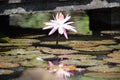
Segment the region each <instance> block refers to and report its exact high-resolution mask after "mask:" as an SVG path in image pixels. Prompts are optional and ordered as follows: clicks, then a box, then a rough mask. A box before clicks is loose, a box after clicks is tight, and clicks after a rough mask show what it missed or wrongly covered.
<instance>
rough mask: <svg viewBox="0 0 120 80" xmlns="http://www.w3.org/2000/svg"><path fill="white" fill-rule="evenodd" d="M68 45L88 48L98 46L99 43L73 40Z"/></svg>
mask: <svg viewBox="0 0 120 80" xmlns="http://www.w3.org/2000/svg"><path fill="white" fill-rule="evenodd" d="M68 45H69V46H70V47H74V48H87V47H93V46H97V45H98V44H93V43H89V42H71V43H70V44H68Z"/></svg>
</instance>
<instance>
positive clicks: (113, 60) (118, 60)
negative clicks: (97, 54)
mask: <svg viewBox="0 0 120 80" xmlns="http://www.w3.org/2000/svg"><path fill="white" fill-rule="evenodd" d="M103 60H104V61H106V62H111V63H120V58H115V57H114V58H105V59H103Z"/></svg>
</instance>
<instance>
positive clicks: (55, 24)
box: [43, 12, 77, 45]
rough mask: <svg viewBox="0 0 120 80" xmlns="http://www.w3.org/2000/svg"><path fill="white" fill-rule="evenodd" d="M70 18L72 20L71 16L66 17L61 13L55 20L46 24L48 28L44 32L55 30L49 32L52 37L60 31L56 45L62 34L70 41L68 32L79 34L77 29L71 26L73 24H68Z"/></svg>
mask: <svg viewBox="0 0 120 80" xmlns="http://www.w3.org/2000/svg"><path fill="white" fill-rule="evenodd" d="M70 18H71V16H69V15H67V16H66V17H64V15H63V14H62V13H61V12H60V13H57V14H56V16H55V17H54V20H50V22H45V25H46V27H44V28H43V30H46V29H51V28H53V29H52V30H51V31H50V32H49V35H52V34H53V33H54V32H55V31H57V30H58V38H57V40H56V45H58V40H59V37H60V35H59V34H61V35H62V34H64V36H65V38H66V39H68V36H67V32H66V30H70V31H73V32H77V31H76V30H75V28H74V27H73V26H71V25H70V24H72V23H73V22H67V21H68V20H69V19H70Z"/></svg>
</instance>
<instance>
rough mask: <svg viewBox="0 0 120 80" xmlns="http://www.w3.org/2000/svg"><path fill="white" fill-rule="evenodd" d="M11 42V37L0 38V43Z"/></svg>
mask: <svg viewBox="0 0 120 80" xmlns="http://www.w3.org/2000/svg"><path fill="white" fill-rule="evenodd" d="M9 41H10V38H9V37H3V38H0V42H3V43H7V42H9Z"/></svg>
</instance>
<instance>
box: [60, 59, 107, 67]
mask: <svg viewBox="0 0 120 80" xmlns="http://www.w3.org/2000/svg"><path fill="white" fill-rule="evenodd" d="M61 63H64V64H71V65H76V66H94V65H103V64H105V62H103V61H100V60H82V61H79V60H62V61H61Z"/></svg>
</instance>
